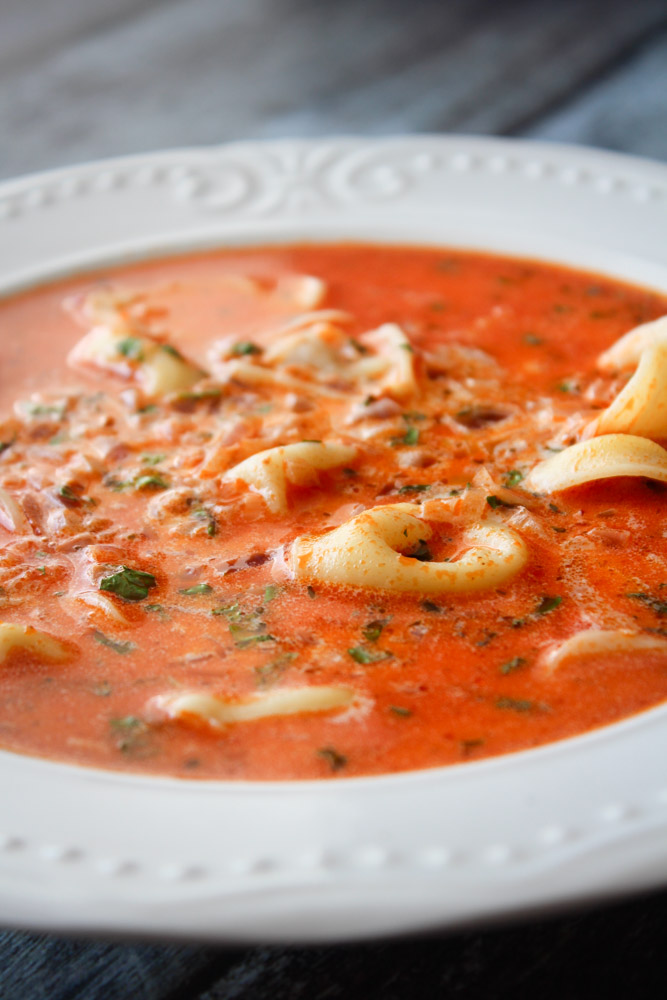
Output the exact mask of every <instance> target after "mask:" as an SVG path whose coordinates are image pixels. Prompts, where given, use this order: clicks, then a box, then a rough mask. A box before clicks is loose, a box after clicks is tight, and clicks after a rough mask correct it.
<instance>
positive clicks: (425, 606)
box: [421, 601, 443, 615]
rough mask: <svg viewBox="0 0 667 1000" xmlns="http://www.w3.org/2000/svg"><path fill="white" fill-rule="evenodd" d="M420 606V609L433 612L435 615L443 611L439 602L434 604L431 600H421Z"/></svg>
mask: <svg viewBox="0 0 667 1000" xmlns="http://www.w3.org/2000/svg"><path fill="white" fill-rule="evenodd" d="M421 607H422V610H424V611H429V612H431V613H432V614H435V615H439V614H442V611H443V609H442V608H441V607H440V605H439V604H434V603H433V601H422V602H421Z"/></svg>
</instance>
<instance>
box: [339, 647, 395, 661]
mask: <svg viewBox="0 0 667 1000" xmlns="http://www.w3.org/2000/svg"><path fill="white" fill-rule="evenodd" d="M348 653H349V654H350V656H351V657H352V659H353V660H354V661H355V662H356V663H363V664H367V663H380V661H381V660H389V659H390V658H391V657H392V656H393V654H392V653H390V652H388V651H387V650H386V649H366V647H365V646H353V647H352V648H351V649H348Z"/></svg>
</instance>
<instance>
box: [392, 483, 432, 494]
mask: <svg viewBox="0 0 667 1000" xmlns="http://www.w3.org/2000/svg"><path fill="white" fill-rule="evenodd" d="M430 489H431V484H430V483H410V484H408V485H407V486H401V488H400V490H399V491H398V492H399V493H424V492H425V491H426V490H430Z"/></svg>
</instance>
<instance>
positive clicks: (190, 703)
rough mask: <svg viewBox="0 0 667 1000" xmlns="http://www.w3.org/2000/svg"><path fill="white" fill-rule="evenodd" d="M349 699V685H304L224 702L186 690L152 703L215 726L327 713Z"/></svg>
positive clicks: (169, 714)
mask: <svg viewBox="0 0 667 1000" xmlns="http://www.w3.org/2000/svg"><path fill="white" fill-rule="evenodd" d="M353 700H354V691H352V690H351V689H350V688H343V687H304V688H282V689H279V690H276V691H269V692H267V693H265V694H259V695H256V696H255V697H253V698H249V699H246V700H244V701H227V700H225V699H223V698H217V697H215V695H210V694H201V693H200V692H198V691H188V692H185V693H183V694H175V695H159V696H158V697H157V698H155V699H154V700H153V703H152V704H153V706H154V707H155V708H156V709H157V710H158V711H159V712H162V713H164V714H166V715H167V717H168V718H170V719H181V720H182V721H184V722H187V721H188V719H189V718H190V719H195V720H199V721H203V722H207V723H209V724H211V725H213V726H216V727H219V726H224V725H228V724H229V723H233V722H253V721H255V720H256V719H266V718H269V717H270V716H277V715H297V714H300V713H305V712H329V711H332V710H333V709H336V708H347V707H348V706H349V705H351V704H352V701H353Z"/></svg>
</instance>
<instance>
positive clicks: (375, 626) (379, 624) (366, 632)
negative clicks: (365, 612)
mask: <svg viewBox="0 0 667 1000" xmlns="http://www.w3.org/2000/svg"><path fill="white" fill-rule="evenodd" d="M385 625H386V622H383V621H380V620H377V621H373V622H369V623H368V625H364V627H363V629H362V630H361V634H362V635H363V637H364V639H366V641H367V642H377V641H378V639H379V638H380V636H381V635H382V630H383V629H384V627H385Z"/></svg>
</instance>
